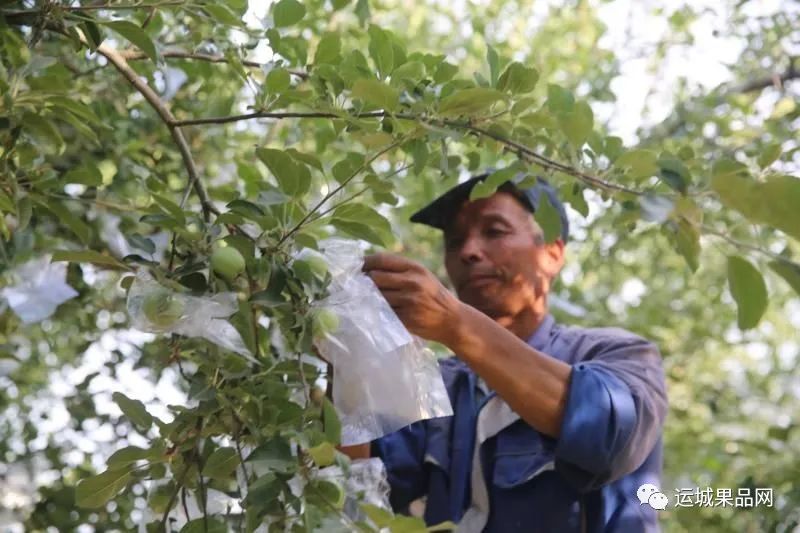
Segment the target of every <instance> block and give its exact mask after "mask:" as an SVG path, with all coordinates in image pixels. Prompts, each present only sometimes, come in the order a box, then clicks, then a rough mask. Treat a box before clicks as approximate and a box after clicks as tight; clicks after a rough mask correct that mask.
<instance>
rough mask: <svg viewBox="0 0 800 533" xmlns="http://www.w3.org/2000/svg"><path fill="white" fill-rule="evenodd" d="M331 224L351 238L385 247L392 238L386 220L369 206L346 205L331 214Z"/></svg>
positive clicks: (390, 228) (389, 225)
mask: <svg viewBox="0 0 800 533" xmlns="http://www.w3.org/2000/svg"><path fill="white" fill-rule="evenodd" d="M331 224H333V225H334V226H335V227H337V228H339V229H341V230H342V231H344V232H346V233H348V234H350V235H352V236H353V237H356V238H359V239H364V240H366V241H369V242H372V243H374V244H379V245H381V246H387V245H388V243H389V242H391V240H392V238H391V236H392V226H391V224H389V221H388V220H386V218H385V217H384V216H383V215H381V214H380V213H378V212H377V211H375V210H374V209H372V208H371V207H369V206H366V205H364V204H359V203H348V204H344V205H342V206H339V207H337V208H336V210H334V212H333V218H332V219H331Z"/></svg>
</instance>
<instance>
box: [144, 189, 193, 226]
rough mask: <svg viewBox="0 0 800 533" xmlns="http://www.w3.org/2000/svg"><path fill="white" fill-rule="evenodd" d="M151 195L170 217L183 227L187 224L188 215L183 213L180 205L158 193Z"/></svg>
mask: <svg viewBox="0 0 800 533" xmlns="http://www.w3.org/2000/svg"><path fill="white" fill-rule="evenodd" d="M150 195H151V196H152V197H153V200H155V202H156V204H158V206H159V207H160V208H161V209H162V210H163V211H164V212H165V213H167V214H168V215H170V216H171V217H172V218H174V219H175V221H176V222H178V224H180V225H181V226H183V225H185V224H186V215H184V213H183V209H181V208H180V206H179V205H178V204H176V203H175V202H173V201H172V200H170V199H169V198H167V197H166V196H162V195H160V194H158V193H155V192H151V193H150Z"/></svg>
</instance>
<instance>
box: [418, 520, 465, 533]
mask: <svg viewBox="0 0 800 533" xmlns="http://www.w3.org/2000/svg"><path fill="white" fill-rule="evenodd" d="M457 528H458V526H457V525H456V524H454V523H453V522H451V521H450V520H448V521H446V522H440V523H438V524H436V525H433V526H430V527H428V529H427V530H426V531H428V532H430V533H436V532H438V531H455V530H456V529H457Z"/></svg>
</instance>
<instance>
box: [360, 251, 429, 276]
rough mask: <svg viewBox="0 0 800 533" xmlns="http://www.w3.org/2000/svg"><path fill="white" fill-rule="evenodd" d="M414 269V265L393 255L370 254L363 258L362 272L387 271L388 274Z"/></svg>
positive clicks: (403, 258)
mask: <svg viewBox="0 0 800 533" xmlns="http://www.w3.org/2000/svg"><path fill="white" fill-rule="evenodd" d="M415 267H416V263H414V262H413V261H411V260H409V259H406V258H405V257H402V256H399V255H394V254H372V255H368V256H366V257H365V258H364V266H363V267H362V268H361V270H363V271H364V272H370V271H371V270H387V271H389V272H404V271H406V270H409V269H412V268H415Z"/></svg>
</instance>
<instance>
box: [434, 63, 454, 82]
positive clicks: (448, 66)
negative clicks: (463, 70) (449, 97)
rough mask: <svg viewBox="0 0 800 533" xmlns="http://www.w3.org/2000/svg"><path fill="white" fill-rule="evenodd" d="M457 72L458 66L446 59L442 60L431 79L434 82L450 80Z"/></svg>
mask: <svg viewBox="0 0 800 533" xmlns="http://www.w3.org/2000/svg"><path fill="white" fill-rule="evenodd" d="M457 72H458V67H457V66H455V65H453V64H452V63H448V62H447V61H442V62H441V63H439V65H438V66H437V67H436V72H434V73H433V81H435V82H436V83H445V82H447V81H450V80H451V79H452V78H453V76H455V75H456V73H457Z"/></svg>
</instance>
